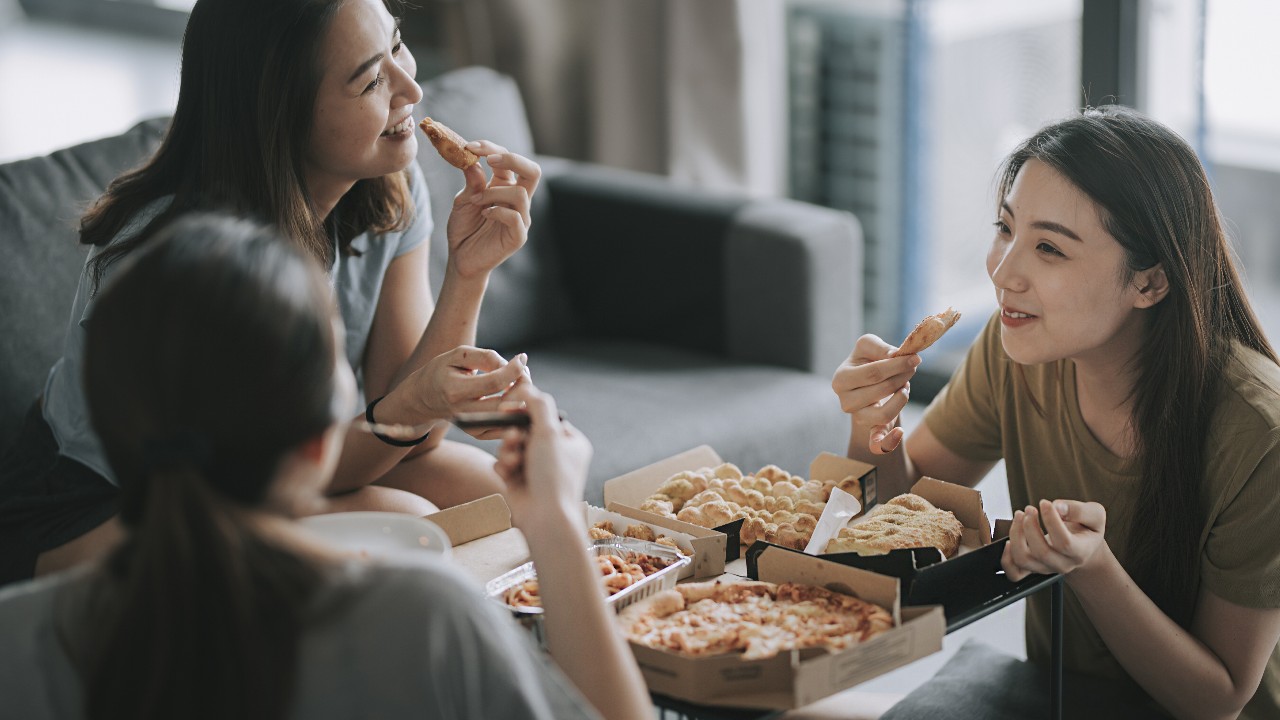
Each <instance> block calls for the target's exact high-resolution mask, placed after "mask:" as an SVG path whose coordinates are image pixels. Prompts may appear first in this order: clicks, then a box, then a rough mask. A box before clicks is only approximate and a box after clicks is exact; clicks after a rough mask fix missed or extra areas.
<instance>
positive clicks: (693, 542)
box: [583, 503, 724, 580]
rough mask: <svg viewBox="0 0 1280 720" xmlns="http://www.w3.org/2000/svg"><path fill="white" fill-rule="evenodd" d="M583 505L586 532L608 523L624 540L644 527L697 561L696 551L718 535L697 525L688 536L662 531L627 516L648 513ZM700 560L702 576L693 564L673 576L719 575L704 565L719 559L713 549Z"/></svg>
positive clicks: (676, 531) (624, 507) (709, 543)
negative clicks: (636, 528) (633, 528)
mask: <svg viewBox="0 0 1280 720" xmlns="http://www.w3.org/2000/svg"><path fill="white" fill-rule="evenodd" d="M583 505H584V507H585V509H586V519H587V527H588V528H590V527H591V526H593V525H595V524H596V523H598V522H602V521H605V520H608V521H609V522H611V523H613V529H614V532H615V533H616V534H618V535H620V536H623V537H625V536H626V535H625V533H626V531H627V528H629V527H631V526H633V525H644V526H646V527H648V528H649V529H650V530H652V531H653V533H654V535H666V536H667V537H669V538H671V539H672V540H675V542H676V545H677V546H678V547H679V548H680V550H681V551H682V554H684V555H687V556H688V557H689V558H697V557H698V547H700V546H702V545H703V544H708V545H709V547H712V548H713V547H714V544H715V543H714V541H713V539H714V538H715V536H716V535H720V534H721V533H717V532H716V531H714V530H708V529H707V528H704V527H698V526H697V525H690V526H689V527H690V528H691V531H690V532H681V531H679V530H673V529H671V528H668V527H664V526H662V525H656V524H654V523H652V522H649V521H648V520H646V519H645V518H634V517H631V516H630V515H628V514H627V512H628V511H632V512H637V513H641V514H643V515H647V516H650V517H653V515H652V513H645V512H642V511H639V510H632V509H631V508H627V507H626V506H625V505H614V506H612V507H611V508H610V509H607V510H606V509H604V508H598V507H596V506H594V505H591V504H590V503H583ZM702 557H703V560H704V565H708V567H707V568H704V570H706V571H707V572H706V574H704V575H697V574H696V572H697V571H696V570H695V568H694V564H693V562H690V563H688V564H687V565H684V566H683V567H681V568H680V573H679V575H678V576H677V579H679V580H684V579H686V578H692V577H706V576H707V575H712V574H715V575H719V574H720V572H719V571H716V570H715V568H714V565H715V563H714V562H710V563H707V562H705V561H707V560H708V559H709V558H710V557H719V551H718V550H715V549H709V550H706V551H704V552H703V553H702ZM720 567H721V570H723V568H724V563H723V562H722V563H721V564H720Z"/></svg>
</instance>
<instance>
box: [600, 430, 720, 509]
mask: <svg viewBox="0 0 1280 720" xmlns="http://www.w3.org/2000/svg"><path fill="white" fill-rule="evenodd" d="M722 463H724V460H721V459H720V456H719V455H717V454H716V451H715V450H712V449H711V446H710V445H699V446H698V447H695V448H692V449H690V450H685V451H684V452H682V453H680V454H678V455H672V456H671V457H669V458H666V459H663V460H659V461H658V462H656V463H652V464H650V465H645V466H644V467H642V468H639V469H638V470H632V471H631V472H629V473H627V474H625V475H619V476H618V477H616V478H614V479H612V480H609V481H607V482H605V484H604V504H605V507H608V506H610V505H612V504H614V503H618V504H621V505H628V506H630V507H633V508H638V507H640V505H641V503H643V502H644V501H645V500H646V499H647V498H648V497H649V496H650V495H652V494H653V491H654V490H657V489H658V486H659V485H661V484H662V483H663V482H665V481H666V480H667V478H669V477H671V476H672V475H675V474H676V473H678V472H682V471H684V470H697V469H699V468H704V467H715V466H717V465H720V464H722Z"/></svg>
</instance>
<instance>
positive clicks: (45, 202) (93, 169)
mask: <svg viewBox="0 0 1280 720" xmlns="http://www.w3.org/2000/svg"><path fill="white" fill-rule="evenodd" d="M166 125H167V121H166V120H163V119H156V120H149V121H145V122H142V123H139V124H138V125H135V126H134V127H133V128H131V129H130V130H128V131H127V132H125V133H123V134H121V135H117V136H114V137H110V138H106V139H104V140H96V141H93V142H88V143H84V144H81V145H77V146H75V147H70V148H66V149H64V150H59V151H57V152H54V153H52V154H50V155H46V156H44V157H37V158H31V159H28V160H19V161H17V162H12V163H7V164H4V165H0V228H2V230H0V233H3V236H4V262H0V308H3V312H0V445H2V444H3V443H5V442H7V441H8V439H9V438H11V437H13V435H14V433H16V432H17V427H18V425H19V423H20V422H21V420H22V414H23V412H24V411H25V410H26V409H27V407H28V406H30V404H31V402H32V400H34V399H35V397H36V396H37V395H38V394H39V393H40V391H41V389H42V388H43V386H44V381H45V377H46V376H47V375H48V372H49V368H50V367H51V366H52V365H53V363H54V361H56V360H57V359H58V357H59V356H60V355H61V354H62V338H63V334H64V332H65V331H66V326H67V320H68V315H69V313H70V312H71V301H72V299H73V298H74V295H75V292H76V283H77V282H78V280H79V277H80V270H81V268H82V267H83V265H84V258H85V255H86V253H87V248H86V247H85V246H83V245H80V243H79V237H80V233H79V225H80V216H81V214H83V213H84V211H85V210H86V209H88V207H89V205H90V204H91V203H92V202H93V201H94V200H96V199H97V198H98V196H99V195H101V194H102V192H103V190H105V189H106V186H107V184H108V183H109V182H111V181H112V180H113V179H115V177H116V176H118V175H119V174H120V173H122V172H124V171H125V170H127V169H129V168H131V167H134V166H136V165H137V164H138V163H140V162H141V161H142V160H143V159H144V158H146V157H147V156H148V155H150V153H151V152H152V151H153V150H154V149H155V147H156V146H157V145H158V144H159V142H160V138H161V136H162V134H163V132H164V128H165V127H166Z"/></svg>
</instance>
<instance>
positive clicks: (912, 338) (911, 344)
mask: <svg viewBox="0 0 1280 720" xmlns="http://www.w3.org/2000/svg"><path fill="white" fill-rule="evenodd" d="M959 319H960V312H959V311H958V310H954V309H952V308H947V309H946V310H944V311H942V312H940V313H938V314H937V315H930V316H929V317H927V318H925V319H923V320H921V321H920V324H918V325H916V327H915V329H914V330H912V331H911V333H910V334H908V335H907V339H906V340H903V341H902V345H901V346H900V347H899V348H898V349H897V350H894V351H893V352H891V353H889V357H898V356H899V355H914V354H916V353H919V352H921V351H922V350H924V349H925V348H927V347H929V346H930V345H932V344H934V343H936V342H938V338H940V337H942V336H943V335H945V334H946V332H947V331H948V330H950V329H951V326H952V325H955V324H956V321H957V320H959Z"/></svg>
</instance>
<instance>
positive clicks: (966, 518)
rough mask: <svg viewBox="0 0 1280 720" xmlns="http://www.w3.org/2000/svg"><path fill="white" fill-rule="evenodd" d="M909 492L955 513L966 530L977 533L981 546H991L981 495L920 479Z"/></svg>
mask: <svg viewBox="0 0 1280 720" xmlns="http://www.w3.org/2000/svg"><path fill="white" fill-rule="evenodd" d="M911 492H913V493H915V494H916V495H919V496H920V497H922V498H924V499H925V500H928V501H929V502H931V503H933V504H934V505H936V506H938V507H940V508H943V509H946V510H950V511H951V512H952V513H955V516H956V519H957V520H959V521H960V524H961V525H964V526H965V529H966V530H976V531H977V538H976V539H977V541H978V542H979V543H980V544H981V545H990V544H991V521H990V520H988V519H987V513H986V511H984V510H983V509H982V493H981V492H979V491H977V490H974V489H973V488H969V487H965V486H963V485H957V484H955V483H949V482H944V481H942V480H937V479H935V478H931V477H922V478H920V479H919V480H918V481H916V484H915V485H912V486H911Z"/></svg>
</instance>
